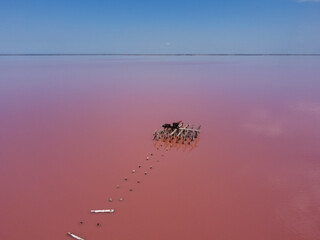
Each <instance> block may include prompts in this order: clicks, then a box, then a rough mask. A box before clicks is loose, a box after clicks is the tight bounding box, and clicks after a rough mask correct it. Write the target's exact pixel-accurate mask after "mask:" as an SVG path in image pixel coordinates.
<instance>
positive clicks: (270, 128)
mask: <svg viewBox="0 0 320 240" xmlns="http://www.w3.org/2000/svg"><path fill="white" fill-rule="evenodd" d="M244 128H245V129H247V130H249V131H250V132H252V133H255V134H260V135H264V136H268V137H277V136H280V135H282V134H283V133H284V129H283V124H282V122H281V121H279V120H278V119H276V118H275V117H273V116H271V115H270V114H269V113H268V112H267V111H265V110H263V109H260V110H256V111H254V112H253V113H252V115H251V116H250V117H249V119H248V122H246V123H245V124H244Z"/></svg>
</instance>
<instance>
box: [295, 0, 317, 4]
mask: <svg viewBox="0 0 320 240" xmlns="http://www.w3.org/2000/svg"><path fill="white" fill-rule="evenodd" d="M297 2H301V3H303V2H319V3H320V0H297Z"/></svg>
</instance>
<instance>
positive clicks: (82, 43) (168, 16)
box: [0, 0, 320, 53]
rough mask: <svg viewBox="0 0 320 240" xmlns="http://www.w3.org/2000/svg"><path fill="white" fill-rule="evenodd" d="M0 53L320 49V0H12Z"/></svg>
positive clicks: (2, 25)
mask: <svg viewBox="0 0 320 240" xmlns="http://www.w3.org/2000/svg"><path fill="white" fill-rule="evenodd" d="M0 53H320V0H319V1H317V0H313V1H311V0H309V1H308V0H300V1H299V0H219V1H215V0H211V1H208V0H161V1H155V0H145V1H144V0H140V1H138V0H114V1H109V0H104V1H103V0H100V1H97V0H90V1H89V0H86V1H82V0H63V1H62V0H55V1H47V0H38V1H36V0H28V1H22V0H10V1H1V4H0Z"/></svg>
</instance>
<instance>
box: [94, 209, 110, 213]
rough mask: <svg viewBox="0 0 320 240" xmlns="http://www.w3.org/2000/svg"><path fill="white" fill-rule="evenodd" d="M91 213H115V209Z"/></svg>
mask: <svg viewBox="0 0 320 240" xmlns="http://www.w3.org/2000/svg"><path fill="white" fill-rule="evenodd" d="M90 212H91V213H113V212H114V209H102V210H91V211H90Z"/></svg>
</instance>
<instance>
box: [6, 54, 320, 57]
mask: <svg viewBox="0 0 320 240" xmlns="http://www.w3.org/2000/svg"><path fill="white" fill-rule="evenodd" d="M0 56H40V57H41V56H127V57H129V56H146V57H148V56H172V57H174V56H320V53H312V54H307V53H306V54H290V53H289V54H285V53H253V54H252V53H239V54H238V53H231V54H229V53H208V54H198V53H178V54H140V53H137V54H134V53H128V54H117V53H25V54H6V53H2V54H1V53H0Z"/></svg>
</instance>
